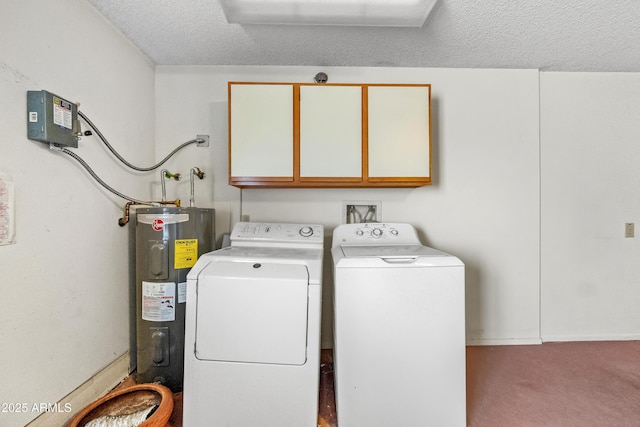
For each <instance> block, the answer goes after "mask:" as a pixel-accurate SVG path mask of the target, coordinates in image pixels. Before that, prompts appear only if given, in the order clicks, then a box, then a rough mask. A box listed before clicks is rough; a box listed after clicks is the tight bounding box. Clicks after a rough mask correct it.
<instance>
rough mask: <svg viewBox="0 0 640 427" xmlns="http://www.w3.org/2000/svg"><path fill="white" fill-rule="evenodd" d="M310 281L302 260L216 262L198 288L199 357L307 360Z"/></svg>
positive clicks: (288, 362) (298, 362)
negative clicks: (288, 262) (294, 262)
mask: <svg viewBox="0 0 640 427" xmlns="http://www.w3.org/2000/svg"><path fill="white" fill-rule="evenodd" d="M308 284H309V272H308V270H307V268H306V266H304V265H300V264H275V263H266V262H265V263H261V262H253V261H235V262H234V261H231V262H227V261H224V262H212V263H210V264H209V265H208V266H207V267H206V268H205V269H204V270H202V272H201V273H200V274H199V275H198V282H197V288H196V289H197V296H196V342H195V355H196V357H197V358H198V359H200V360H211V361H225V362H248V363H269V364H281V365H303V364H305V363H306V357H307V354H306V350H307V312H308Z"/></svg>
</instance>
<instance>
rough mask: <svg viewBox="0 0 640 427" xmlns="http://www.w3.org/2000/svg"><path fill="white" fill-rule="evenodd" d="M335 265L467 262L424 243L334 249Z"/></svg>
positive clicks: (446, 264) (460, 264) (380, 265)
mask: <svg viewBox="0 0 640 427" xmlns="http://www.w3.org/2000/svg"><path fill="white" fill-rule="evenodd" d="M332 255H333V261H334V263H335V266H336V267H352V268H363V267H365V268H378V267H384V268H389V267H394V268H409V267H454V266H463V265H464V264H463V263H462V262H461V261H460V260H459V259H458V258H456V257H455V256H453V255H449V254H447V253H445V252H442V251H439V250H437V249H433V248H430V247H428V246H422V245H411V244H409V245H362V246H359V245H353V246H339V247H337V248H334V249H333V250H332Z"/></svg>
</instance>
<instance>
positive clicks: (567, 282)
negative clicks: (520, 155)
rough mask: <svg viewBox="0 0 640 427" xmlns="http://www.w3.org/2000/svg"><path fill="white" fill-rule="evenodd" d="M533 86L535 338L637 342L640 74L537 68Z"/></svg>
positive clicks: (639, 328) (639, 321) (639, 333)
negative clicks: (537, 104) (628, 230)
mask: <svg viewBox="0 0 640 427" xmlns="http://www.w3.org/2000/svg"><path fill="white" fill-rule="evenodd" d="M540 89H541V97H540V98H541V125H542V126H541V159H542V167H541V176H542V181H541V189H542V199H541V219H542V243H541V250H542V257H541V272H542V273H541V278H542V285H541V299H542V337H543V339H544V340H546V341H554V340H561V341H565V340H574V341H575V340H603V339H640V316H638V307H639V305H640V262H639V260H640V239H639V237H640V236H639V234H638V233H640V229H639V228H638V223H639V222H640V197H638V189H640V173H639V171H640V120H638V118H639V117H640V74H638V73H541V75H540ZM627 222H632V223H636V237H635V238H625V237H624V223H627Z"/></svg>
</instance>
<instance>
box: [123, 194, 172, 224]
mask: <svg viewBox="0 0 640 427" xmlns="http://www.w3.org/2000/svg"><path fill="white" fill-rule="evenodd" d="M133 205H137V206H154V205H175V207H177V208H179V207H180V199H176V200H173V201H171V200H170V201H165V200H161V201H150V202H148V203H136V202H127V203H126V204H125V205H124V217H122V218H120V219H118V225H119V226H120V227H124V226H125V225H127V223H128V222H129V213H130V210H131V206H133Z"/></svg>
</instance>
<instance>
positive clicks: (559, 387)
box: [467, 341, 640, 427]
mask: <svg viewBox="0 0 640 427" xmlns="http://www.w3.org/2000/svg"><path fill="white" fill-rule="evenodd" d="M467 420H468V426H469V427H514V426H516V427H540V426H544V427H574V426H575V427H636V426H640V341H615V342H571V343H545V344H542V345H530V346H483V347H468V348H467Z"/></svg>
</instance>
